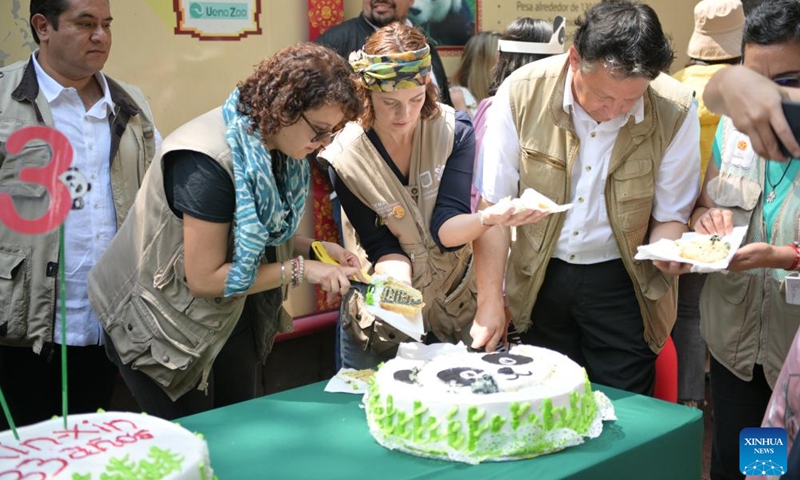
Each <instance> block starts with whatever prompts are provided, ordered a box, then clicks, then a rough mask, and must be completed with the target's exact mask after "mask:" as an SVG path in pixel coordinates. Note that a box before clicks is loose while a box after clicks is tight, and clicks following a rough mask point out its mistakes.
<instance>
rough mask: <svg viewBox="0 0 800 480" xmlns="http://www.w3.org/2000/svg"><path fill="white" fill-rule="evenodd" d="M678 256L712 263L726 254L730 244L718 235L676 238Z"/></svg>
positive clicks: (729, 249)
mask: <svg viewBox="0 0 800 480" xmlns="http://www.w3.org/2000/svg"><path fill="white" fill-rule="evenodd" d="M677 243H678V250H679V252H680V256H681V257H683V258H687V259H689V260H697V261H698V262H703V263H714V262H716V261H718V260H722V259H724V258H725V257H727V256H728V253H729V252H730V251H731V244H730V243H728V242H727V241H725V240H723V239H722V238H721V237H720V236H719V235H716V234H715V235H696V236H694V237H692V239H690V240H678V241H677Z"/></svg>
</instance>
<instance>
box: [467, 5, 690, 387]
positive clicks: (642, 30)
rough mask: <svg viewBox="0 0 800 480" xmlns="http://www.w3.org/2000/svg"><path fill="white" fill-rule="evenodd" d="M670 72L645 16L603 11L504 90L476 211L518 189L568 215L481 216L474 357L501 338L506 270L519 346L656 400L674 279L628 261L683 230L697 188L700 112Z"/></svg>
mask: <svg viewBox="0 0 800 480" xmlns="http://www.w3.org/2000/svg"><path fill="white" fill-rule="evenodd" d="M672 59H673V51H672V48H671V46H670V43H669V40H668V38H667V37H666V35H665V34H664V32H663V30H662V28H661V24H660V22H659V20H658V17H657V16H656V14H655V12H654V11H653V10H652V9H651V8H650V7H648V6H647V5H644V4H639V3H632V2H628V1H621V2H611V1H604V2H601V3H599V4H596V5H594V6H593V7H592V8H591V9H590V10H588V11H587V12H586V15H585V17H584V18H583V19H581V20H579V28H578V30H577V32H576V34H575V39H574V44H573V46H572V47H571V48H570V51H569V52H568V53H567V54H565V55H560V56H555V57H550V58H548V59H545V60H541V61H538V62H534V63H532V64H529V65H527V66H525V67H522V68H521V69H519V70H517V71H516V72H515V73H514V74H512V75H511V76H510V77H509V78H508V79H507V80H506V81H505V82H504V83H503V84H502V86H501V87H500V88H499V90H498V91H497V94H496V96H495V100H494V103H493V108H492V110H491V112H490V114H489V117H488V120H487V125H488V127H487V130H486V135H485V137H484V143H483V149H484V154H483V159H482V166H481V169H482V182H481V183H482V184H481V185H478V188H479V189H480V191H481V195H482V199H481V203H480V205H479V210H482V209H486V208H488V207H490V206H491V205H493V204H495V203H497V202H499V201H500V200H501V199H503V198H504V197H512V198H513V197H517V196H519V195H520V194H521V193H522V191H523V190H524V189H525V188H534V189H535V190H537V191H539V192H541V193H543V194H545V195H546V196H548V197H550V198H552V199H553V200H554V201H556V202H558V203H560V204H564V203H572V204H573V207H572V209H570V210H568V211H567V212H565V213H557V214H551V215H543V214H541V213H537V212H532V211H527V212H521V213H516V214H514V213H512V210H511V209H509V210H506V211H504V212H497V209H496V208H495V209H492V210H490V211H488V212H486V213H485V214H483V216H482V218H481V220H482V222H483V223H484V224H485V225H498V226H496V227H494V228H492V229H490V230H489V231H487V232H486V234H485V235H487V236H488V238H482V239H481V242H477V243H476V245H475V261H476V266H477V272H478V313H477V316H476V319H475V324H476V325H475V326H474V327H473V329H472V332H471V333H472V337H473V339H474V343H473V347H479V346H484V345H485V346H487V347H490V346H492V345H495V344H496V343H497V341H498V339H500V338H501V337H502V334H503V332H504V323H503V321H504V319H505V317H504V315H503V284H504V282H503V275H504V272H506V271H507V273H506V276H505V293H506V295H507V297H508V305H509V309H510V311H511V317H512V321H513V322H514V325H515V326H516V327H517V330H519V331H521V332H522V334H521V339H522V342H523V343H530V344H534V345H540V346H543V347H547V348H551V349H554V350H557V351H560V352H562V353H564V354H565V355H568V356H569V357H571V358H572V359H573V360H575V361H577V362H578V363H579V364H581V365H583V366H585V367H586V369H587V372H588V373H589V378H590V379H591V380H592V381H594V382H598V383H602V384H606V385H610V386H613V387H617V388H622V389H626V390H630V391H635V392H639V393H644V394H651V393H652V390H653V385H654V378H655V358H656V354H657V352H658V351H659V350H660V348H661V347H663V344H664V342H665V341H666V338H667V336H668V335H669V331H670V330H671V328H672V324H673V323H674V321H675V308H676V306H675V305H676V304H675V302H676V298H677V293H676V288H675V287H676V283H675V281H674V276H673V275H672V274H673V273H676V272H670V271H665V272H662V271H660V270H658V269H657V268H656V267H655V266H654V265H653V263H652V262H640V261H636V260H634V259H633V258H632V257H633V255H634V254H635V253H636V247H637V246H638V245H641V244H643V243H649V242H655V241H657V240H658V239H660V238H673V239H674V238H679V237H680V236H681V234H682V233H683V232H685V231H687V226H686V222H687V220H688V218H689V215H690V213H691V211H692V208H693V206H694V203H695V199H696V198H697V195H698V192H699V183H700V172H699V167H698V165H699V164H700V163H699V158H698V157H699V151H698V147H697V145H698V141H699V131H700V127H699V123H698V120H697V114H696V107H695V105H694V102H693V101H692V92H691V91H690V90H687V89H685V88H684V87H682V86H681V85H679V84H678V83H677V82H676V81H674V80H672V79H671V78H669V77H668V76H666V75H664V74H663V73H662V72H664V71H666V70H667V69H668V68H669V66H670V64H671V63H672ZM512 226H516V227H517V237H516V241H515V242H514V243H513V244H511V242H510V235H509V229H508V228H505V227H512ZM509 246H510V249H511V250H510V255H509V256H507V252H508V251H509ZM507 264H508V267H507V268H506V266H507ZM665 268H666V267H665Z"/></svg>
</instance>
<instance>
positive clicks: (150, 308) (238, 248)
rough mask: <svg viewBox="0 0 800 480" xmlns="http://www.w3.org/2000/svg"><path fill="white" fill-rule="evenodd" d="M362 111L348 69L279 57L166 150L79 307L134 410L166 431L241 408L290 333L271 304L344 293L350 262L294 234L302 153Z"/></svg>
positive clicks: (303, 183)
mask: <svg viewBox="0 0 800 480" xmlns="http://www.w3.org/2000/svg"><path fill="white" fill-rule="evenodd" d="M360 111H361V107H360V102H359V101H358V97H357V94H356V90H355V84H354V82H353V78H352V70H351V69H350V68H349V67H348V65H347V64H346V63H345V62H344V60H342V58H341V57H340V56H339V55H337V54H336V53H335V52H333V51H332V50H329V49H328V48H326V47H322V46H319V45H314V44H301V45H295V46H291V47H287V48H285V49H283V50H281V51H279V52H277V53H276V54H275V55H273V56H272V57H270V58H268V59H266V60H264V61H263V62H262V63H261V64H260V65H258V66H257V67H256V70H255V72H254V73H253V74H252V75H251V76H250V77H249V78H248V79H246V80H244V81H243V82H241V83H240V84H239V85H238V86H237V88H236V89H234V90H233V92H232V93H231V94H230V96H229V97H228V99H227V101H226V102H225V103H224V104H223V105H222V106H221V107H218V108H215V109H214V110H211V111H210V112H208V113H205V114H203V115H201V116H199V117H197V118H195V119H193V120H191V121H189V122H188V123H186V124H185V125H183V126H181V127H180V128H178V129H177V130H176V131H175V132H174V133H172V134H171V135H170V136H169V137H167V138H166V139H165V140H164V143H163V145H162V148H161V150H160V151H159V153H157V154H156V161H155V162H154V163H153V165H152V166H151V168H149V169H148V172H147V174H146V176H145V179H144V182H143V184H142V187H141V191H140V192H139V195H138V196H137V197H136V201H135V202H134V205H133V208H132V209H131V211H130V213H129V214H128V216H127V218H126V220H125V222H124V223H123V225H122V227H121V228H120V231H119V233H118V234H117V235H116V237H115V238H114V240H113V242H112V243H111V246H110V247H109V248H108V250H107V251H106V253H105V254H104V255H103V257H102V258H101V259H100V261H99V263H98V264H97V266H96V267H95V268H94V269H93V270H92V272H91V275H90V280H89V298H90V301H91V303H92V307H93V308H94V310H95V312H97V315H98V317H99V318H100V320H101V322H102V323H103V327H104V329H105V344H106V350H107V353H108V355H109V357H110V358H111V359H112V360H114V361H115V363H116V364H117V365H118V366H119V368H120V371H121V372H122V377H123V379H124V380H125V382H126V383H127V385H128V387H129V388H130V390H131V392H132V393H133V396H134V397H135V398H136V400H137V401H138V403H139V406H140V407H141V409H142V410H144V411H146V412H148V413H150V414H151V415H156V416H159V417H162V418H166V419H173V418H177V417H181V416H185V415H189V414H193V413H197V412H201V411H204V410H208V409H211V408H216V407H221V406H224V405H228V404H231V403H235V402H240V401H243V400H247V399H250V398H253V397H255V396H256V394H257V378H258V364H259V363H261V362H263V360H264V359H265V358H266V355H267V354H268V352H269V350H270V349H271V346H272V342H273V339H274V337H275V334H276V333H277V332H279V331H281V330H283V331H286V330H288V329H290V328H291V320H292V319H291V317H290V316H289V315H288V314H287V313H286V312H285V311H284V310H283V308H282V306H281V303H282V300H283V299H284V298H285V293H286V292H287V290H288V288H289V287H296V286H297V285H299V284H301V283H303V282H309V283H313V284H318V285H320V286H321V287H322V288H323V289H324V290H326V291H329V292H340V293H344V292H346V291H347V289H348V288H349V286H350V282H349V280H348V278H359V279H361V280H364V279H363V278H362V277H361V274H360V273H359V272H360V269H359V268H358V267H360V264H359V261H358V260H357V259H356V257H355V256H354V255H352V254H350V253H348V252H346V251H345V250H344V249H343V248H341V247H339V246H337V245H335V244H330V243H326V244H325V247H326V248H327V250H328V251H329V252H331V254H332V255H333V256H334V257H335V258H336V259H337V260H339V262H340V263H341V264H342V265H345V266H343V267H339V266H331V265H326V264H323V263H321V262H317V261H313V260H309V259H307V258H306V256H308V255H309V247H310V244H311V240H310V239H308V238H302V237H300V236H297V235H295V233H296V231H297V227H298V224H299V222H300V219H301V218H302V216H303V210H304V205H305V201H306V196H307V194H308V190H309V165H308V162H307V161H306V160H305V157H306V155H308V154H309V153H311V152H313V151H315V150H317V149H319V148H320V147H322V146H324V145H327V144H328V143H329V141H330V139H331V137H332V136H333V135H334V134H335V133H336V132H337V131H338V130H339V129H340V128H341V126H343V125H344V124H345V123H346V122H347V121H349V120H353V119H355V118H356V117H357V116H358V114H359V113H360Z"/></svg>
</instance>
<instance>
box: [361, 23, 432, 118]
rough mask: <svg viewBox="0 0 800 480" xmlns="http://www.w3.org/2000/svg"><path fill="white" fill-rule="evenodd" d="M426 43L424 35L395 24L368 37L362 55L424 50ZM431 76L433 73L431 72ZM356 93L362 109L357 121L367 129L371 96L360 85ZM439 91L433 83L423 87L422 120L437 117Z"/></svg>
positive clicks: (400, 24) (406, 26)
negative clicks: (358, 95)
mask: <svg viewBox="0 0 800 480" xmlns="http://www.w3.org/2000/svg"><path fill="white" fill-rule="evenodd" d="M425 45H427V41H426V39H425V35H424V34H423V33H422V32H420V31H419V30H417V29H416V28H414V27H410V26H408V25H406V24H404V23H400V22H395V23H390V24H389V25H386V26H385V27H383V28H381V29H380V30H378V31H377V32H375V33H373V34H372V35H370V37H369V38H368V39H367V43H366V44H364V48H363V50H364V53H367V54H369V55H385V54H387V53H403V52H413V51H416V50H419V49H421V48H425ZM431 75H433V72H431ZM360 87H361V88H359V89H358V93H359V94H360V96H361V100H362V103H363V105H364V109H363V111H362V112H361V117H360V118H359V121H360V122H361V125H362V126H363V127H364V128H369V127H371V126H372V125H373V123H375V109H374V108H372V96H371V95H370V90H367V88H366V87H364V86H363V85H360ZM438 99H439V89H438V88H436V85H435V84H434V83H433V81H430V82H428V85H427V87H425V103H424V104H423V105H422V112H420V116H421V117H422V119H423V120H428V119H430V118H434V117H435V116H437V115H439V113H440V110H439V105H438V104H437V101H438Z"/></svg>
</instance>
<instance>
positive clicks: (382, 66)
mask: <svg viewBox="0 0 800 480" xmlns="http://www.w3.org/2000/svg"><path fill="white" fill-rule="evenodd" d="M350 65H351V66H352V67H353V70H354V71H355V72H356V75H358V77H359V78H360V79H361V82H362V84H363V85H364V86H365V87H367V89H368V90H372V91H375V92H394V91H395V90H401V89H404V88H411V87H418V86H421V85H427V84H428V82H430V78H431V47H429V46H428V45H425V47H424V48H421V49H419V50H417V51H415V52H403V53H390V54H386V55H369V54H367V53H364V51H363V50H359V51H357V52H353V53H351V54H350Z"/></svg>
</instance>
